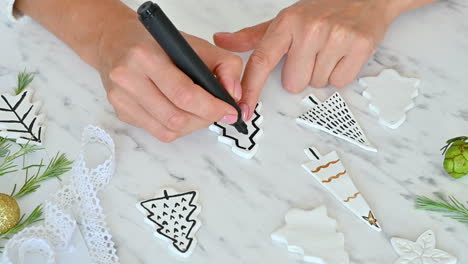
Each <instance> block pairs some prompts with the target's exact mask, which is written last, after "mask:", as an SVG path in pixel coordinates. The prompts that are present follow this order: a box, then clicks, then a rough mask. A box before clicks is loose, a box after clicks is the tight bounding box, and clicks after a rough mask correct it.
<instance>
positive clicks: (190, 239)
mask: <svg viewBox="0 0 468 264" xmlns="http://www.w3.org/2000/svg"><path fill="white" fill-rule="evenodd" d="M197 199H198V192H196V191H191V192H186V193H178V192H176V191H175V190H173V189H164V190H163V191H162V194H161V195H160V196H158V198H155V199H150V200H146V201H143V202H140V203H138V204H137V208H138V209H139V210H140V211H141V212H142V213H144V214H145V215H147V217H146V219H145V221H146V222H147V223H148V224H150V225H151V226H153V227H155V228H156V232H155V233H154V235H155V236H156V237H157V238H159V239H162V240H164V241H167V242H168V243H170V244H169V248H170V250H171V251H172V252H173V253H176V254H177V255H179V256H182V257H188V256H190V255H191V254H192V252H193V249H194V248H195V246H196V244H197V240H196V238H195V233H196V232H197V230H198V229H199V228H200V226H201V222H200V220H198V219H197V216H198V214H199V213H200V210H201V209H200V206H199V205H197V204H196V201H197Z"/></svg>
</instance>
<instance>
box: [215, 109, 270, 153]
mask: <svg viewBox="0 0 468 264" xmlns="http://www.w3.org/2000/svg"><path fill="white" fill-rule="evenodd" d="M261 109H262V103H261V102H259V103H258V104H257V106H256V108H255V111H254V113H253V116H252V118H251V119H250V120H248V121H246V122H245V123H246V124H247V129H248V131H249V133H248V134H247V135H244V134H242V133H239V132H238V131H237V130H236V129H235V128H234V127H233V126H231V125H226V124H222V123H217V122H216V123H214V124H213V125H211V126H210V127H209V129H210V130H211V131H213V132H216V133H217V134H218V141H219V142H222V143H224V144H226V145H229V146H231V150H232V152H234V153H236V154H237V155H239V156H241V157H243V158H246V159H251V158H252V157H253V156H254V155H255V154H256V153H257V150H258V144H257V142H258V140H259V139H260V138H261V136H262V135H263V130H262V129H261V128H260V125H261V123H262V122H263V116H262V115H261V114H260V111H261Z"/></svg>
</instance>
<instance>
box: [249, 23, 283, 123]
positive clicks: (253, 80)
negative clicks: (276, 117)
mask: <svg viewBox="0 0 468 264" xmlns="http://www.w3.org/2000/svg"><path fill="white" fill-rule="evenodd" d="M291 40H292V37H291V34H290V33H289V32H288V31H287V30H282V29H280V28H279V27H277V26H276V24H275V23H272V24H271V25H270V27H269V28H268V30H267V31H266V33H265V36H264V37H263V39H262V40H260V42H259V44H258V46H257V48H256V49H255V50H254V52H253V53H252V55H251V56H250V58H249V61H248V62H247V66H246V68H245V73H244V76H243V78H242V89H243V91H242V99H241V104H242V103H244V104H247V106H248V108H249V110H248V114H247V116H246V119H247V120H248V119H250V118H251V117H252V113H253V111H254V110H255V105H256V104H257V102H258V98H259V97H260V93H261V91H262V89H263V86H264V85H265V82H266V80H267V79H268V76H269V75H270V73H271V72H272V71H273V69H274V68H275V67H276V65H277V64H278V63H279V61H280V60H281V58H282V57H283V56H284V55H285V54H286V53H287V52H288V50H289V46H290V44H291ZM243 114H244V115H245V113H243Z"/></svg>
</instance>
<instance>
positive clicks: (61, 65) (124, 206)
mask: <svg viewBox="0 0 468 264" xmlns="http://www.w3.org/2000/svg"><path fill="white" fill-rule="evenodd" d="M133 2H134V4H132V6H133V7H136V6H137V5H138V1H136V0H134V1H133ZM292 2H293V1H292V0H281V1H266V0H257V1H246V0H242V1H227V0H220V1H209V0H200V1H189V0H179V1H169V0H163V1H160V5H161V6H162V7H163V8H164V9H165V11H166V12H167V13H168V15H169V16H170V17H172V18H173V19H174V22H175V24H176V25H177V26H178V27H180V29H182V30H183V31H185V32H188V33H192V34H195V35H198V36H200V37H203V38H205V39H208V40H210V39H211V35H212V34H213V33H214V32H216V31H234V30H238V29H240V28H242V27H245V26H250V25H253V24H255V23H259V22H262V21H264V20H266V19H270V18H271V17H273V16H274V15H275V14H276V13H277V12H278V11H279V10H281V8H283V7H285V6H287V5H289V4H291V3H292ZM467 17H468V4H467V3H466V1H464V0H457V1H440V2H438V3H436V4H434V5H431V6H428V7H424V8H421V9H419V10H416V11H414V12H411V13H408V14H405V15H403V16H401V17H400V18H398V19H397V21H395V23H394V24H393V25H392V26H391V28H390V30H389V31H388V34H387V35H386V38H385V40H384V41H383V43H382V45H381V46H380V47H379V48H378V50H377V52H376V54H375V55H374V56H373V57H372V58H371V59H370V60H369V62H368V63H367V65H366V66H365V67H364V69H363V70H362V72H361V73H360V75H361V76H364V75H375V74H377V73H378V72H379V71H380V70H382V69H384V68H388V67H393V68H395V69H396V70H398V71H400V72H401V73H402V74H404V75H405V76H415V77H418V78H419V79H421V81H422V83H421V86H420V96H418V97H417V98H416V99H415V101H416V107H415V108H414V109H413V110H411V111H410V112H408V113H407V114H408V115H407V121H406V122H405V123H404V124H403V125H402V126H401V127H400V128H399V129H397V130H392V129H388V128H385V127H383V126H381V125H380V124H379V123H378V121H377V118H376V117H375V116H373V115H372V114H371V113H370V111H369V110H368V101H367V100H366V99H365V98H363V97H362V96H361V95H360V92H361V91H362V90H363V87H360V86H359V85H358V84H357V82H355V83H353V84H351V85H349V86H348V87H346V88H344V89H341V90H339V91H340V93H341V95H342V96H343V98H344V99H345V100H346V101H347V103H348V105H349V106H350V108H351V109H352V111H353V113H354V115H355V116H356V118H357V119H358V120H359V123H360V125H361V126H362V128H363V130H364V131H365V132H366V134H367V137H368V138H369V140H370V141H372V142H373V143H374V144H375V145H376V146H377V148H378V149H379V152H378V153H376V154H375V153H370V152H367V151H365V150H362V149H360V148H357V147H355V146H352V145H350V144H349V143H347V142H345V141H343V140H340V139H336V138H333V137H332V136H330V135H328V134H325V133H322V132H319V131H315V130H311V129H307V128H303V127H299V126H297V125H296V124H295V122H294V118H295V117H296V116H298V115H299V114H300V113H302V112H303V110H304V109H303V108H302V106H301V104H300V100H301V98H302V97H303V96H304V95H306V94H308V93H310V92H311V91H316V94H317V96H318V97H319V98H321V99H322V100H323V99H325V98H327V97H328V96H330V95H331V94H332V93H333V92H334V91H336V89H335V88H326V89H320V90H312V88H308V89H307V90H306V91H304V92H303V93H302V94H298V95H293V94H289V93H288V92H286V91H284V90H283V89H282V88H281V80H280V78H281V74H280V68H277V69H276V70H275V71H274V72H273V73H272V75H271V76H270V78H269V80H268V82H267V84H266V88H265V90H264V92H263V94H262V96H261V101H262V102H263V113H264V117H265V121H264V122H263V130H264V136H263V138H262V140H261V144H260V145H259V150H258V153H257V155H256V156H255V157H254V159H252V160H244V159H242V158H240V157H238V156H236V155H234V154H233V153H232V152H231V151H230V149H229V147H227V146H225V145H223V144H220V143H218V142H217V139H216V135H215V134H213V133H212V132H211V131H208V129H206V130H204V131H199V132H196V133H194V134H192V135H190V136H187V137H185V138H183V139H180V140H178V141H176V142H174V143H172V144H164V143H160V142H158V141H157V140H155V139H154V138H152V137H151V136H150V135H149V134H148V133H146V132H145V131H143V130H141V129H137V128H134V127H131V126H129V125H126V124H124V123H121V122H120V121H118V119H117V118H116V116H115V114H114V112H113V110H112V107H111V106H110V105H109V104H108V102H107V100H106V95H105V91H104V89H103V87H102V84H101V81H100V79H99V75H98V74H97V73H96V72H95V71H94V70H93V69H92V68H91V67H89V66H87V65H86V64H85V63H83V62H82V61H81V60H80V59H79V57H78V56H76V55H75V54H74V53H73V52H72V51H71V50H70V49H69V48H68V47H66V46H65V45H64V44H63V43H62V42H61V41H60V40H58V39H57V38H56V37H54V36H53V35H51V34H50V33H48V32H47V31H46V30H45V29H43V28H42V27H41V26H40V25H38V24H36V23H33V22H32V23H26V24H24V25H20V26H11V25H5V24H0V85H1V90H0V91H1V92H5V91H6V90H8V89H10V88H11V87H12V86H14V78H15V75H16V73H17V72H18V71H21V70H23V69H24V68H25V67H27V68H28V69H29V70H32V71H36V72H37V73H38V74H37V78H36V80H35V81H34V84H33V85H34V88H35V89H36V93H35V97H36V98H41V100H42V101H43V103H44V104H43V107H42V109H44V110H45V111H46V112H47V129H46V133H45V139H44V140H45V146H46V148H47V151H48V152H49V153H54V152H55V151H57V150H63V151H65V152H67V153H69V154H70V155H71V156H72V157H73V156H75V155H76V154H77V153H78V150H79V146H80V144H79V143H80V142H79V141H80V135H81V130H82V128H83V127H84V126H86V125H87V124H90V123H91V124H97V125H99V126H102V127H103V128H105V129H106V130H107V131H108V132H109V133H110V134H111V135H112V136H113V138H114V140H115V142H116V155H117V170H116V174H115V176H114V178H113V180H112V182H111V183H110V184H109V186H108V187H107V188H106V189H105V190H104V191H103V192H102V193H101V197H102V205H103V207H104V211H105V212H106V214H107V221H108V224H109V226H110V228H111V231H112V233H113V235H114V241H115V242H116V243H117V247H118V253H119V256H120V259H121V263H125V264H127V263H178V262H179V261H178V260H177V259H175V258H173V257H171V256H170V255H169V254H168V252H167V250H166V247H165V246H164V245H162V244H161V243H159V242H158V241H157V240H156V239H155V238H154V237H153V235H152V231H150V230H149V229H148V228H147V225H146V224H145V223H144V222H143V220H144V219H143V217H142V216H141V214H140V213H139V212H138V211H137V210H136V209H135V203H136V202H138V201H140V200H143V199H147V198H150V197H153V195H154V194H155V193H156V192H157V190H158V189H160V188H161V187H165V186H173V187H175V188H177V189H178V190H190V189H196V190H198V191H199V192H200V198H199V203H200V204H201V206H202V207H203V210H202V213H201V214H200V218H201V221H202V222H203V226H202V228H201V229H200V231H199V232H198V233H197V240H198V243H199V244H198V246H197V248H196V249H195V251H194V253H193V255H192V256H191V258H190V263H193V264H202V263H203V264H205V263H223V264H230V263H233V264H234V263H235V264H239V263H300V261H299V260H298V258H295V257H294V256H291V255H289V254H288V252H287V250H285V249H283V248H280V247H277V246H275V245H274V244H273V243H272V242H271V240H270V233H271V232H272V231H274V230H276V229H277V228H278V227H280V226H282V225H283V217H284V214H285V213H286V212H287V211H288V209H289V208H290V207H298V208H304V209H310V208H314V207H317V206H319V205H321V204H325V205H326V206H327V208H328V212H329V215H330V216H331V217H333V218H335V219H337V221H338V229H339V231H340V232H342V233H344V235H345V246H346V250H347V251H348V252H349V253H350V256H351V261H352V263H353V264H381V263H383V264H387V263H392V262H393V260H394V259H396V258H397V255H396V254H395V253H394V252H393V249H392V247H391V245H390V241H389V238H390V237H394V236H398V237H404V238H408V239H409V240H414V239H416V238H417V237H418V235H419V234H421V233H422V232H424V231H425V230H427V229H432V230H434V232H435V233H436V236H437V244H438V245H437V247H438V248H440V249H443V250H445V251H447V252H449V253H451V254H453V255H455V256H457V257H458V258H459V263H460V264H465V263H468V250H467V248H468V228H467V227H466V226H464V225H462V224H460V223H458V222H455V221H453V220H451V219H447V218H444V217H442V216H441V215H439V214H435V213H430V212H425V211H417V210H415V209H414V198H415V195H418V194H422V195H428V196H431V195H432V193H433V192H442V193H445V194H450V195H454V196H456V197H458V198H459V199H460V200H468V196H467V193H466V189H467V186H468V177H466V178H464V179H460V180H454V179H452V178H451V177H450V176H448V175H447V174H445V173H444V171H443V168H442V167H441V166H442V159H443V157H442V156H441V153H440V152H439V149H440V148H441V147H442V146H443V145H444V142H445V140H447V139H448V138H451V137H455V136H459V135H467V134H468V19H467ZM247 55H248V54H241V56H242V57H243V58H244V59H247ZM310 145H313V146H316V147H317V148H318V149H319V150H320V151H321V152H323V153H328V152H329V151H331V150H336V151H337V153H338V154H339V155H340V157H341V158H342V162H343V163H344V164H345V166H346V168H347V170H348V171H349V173H350V175H351V177H352V178H353V181H354V183H355V185H356V186H357V187H358V189H359V190H360V191H361V192H362V193H363V194H364V195H365V197H366V199H367V200H368V202H369V204H370V206H371V208H372V209H373V211H374V213H375V214H376V216H378V218H379V222H380V224H381V226H382V229H383V232H382V233H377V232H375V231H372V230H371V229H370V228H368V227H367V226H366V225H365V224H362V223H361V222H360V221H358V220H356V219H355V218H354V216H353V215H351V214H350V213H349V212H348V210H346V209H344V208H343V207H342V206H341V205H339V204H338V203H337V202H336V201H335V200H334V198H333V197H332V196H331V195H330V194H328V193H327V192H325V191H324V190H323V189H321V188H320V186H319V185H318V184H316V182H315V180H314V179H313V178H311V176H309V175H308V174H307V173H306V172H305V171H304V170H303V169H302V168H301V166H300V165H301V164H302V163H303V162H304V161H305V160H306V157H305V156H304V154H303V149H304V147H307V146H310ZM0 180H1V179H0ZM0 191H1V190H0Z"/></svg>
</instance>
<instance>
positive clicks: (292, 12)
mask: <svg viewBox="0 0 468 264" xmlns="http://www.w3.org/2000/svg"><path fill="white" fill-rule="evenodd" d="M392 2H398V1H386V0H354V1H349V0H302V1H299V2H297V3H296V4H294V5H292V6H290V7H288V8H286V9H284V10H282V11H281V12H280V13H279V14H278V15H277V16H276V17H275V18H274V19H272V20H270V21H267V22H264V23H262V24H259V25H256V26H253V27H250V28H245V29H243V30H241V31H238V32H236V33H217V34H215V35H214V41H215V43H216V45H218V46H220V47H222V48H225V49H228V50H231V51H236V52H244V51H248V50H252V49H255V50H254V52H253V53H252V55H251V57H250V59H249V61H248V63H247V66H246V70H245V74H244V77H243V80H242V87H243V97H242V99H241V102H242V103H241V105H240V106H241V108H242V110H243V115H244V116H246V118H245V119H250V117H251V116H252V113H253V110H254V108H255V105H256V103H257V100H258V97H259V95H260V92H261V90H262V88H263V85H264V83H265V81H266V79H267V78H268V75H269V74H270V72H271V71H272V70H273V69H274V67H275V66H276V65H277V64H278V62H279V61H280V60H281V58H282V57H283V56H284V55H287V58H286V61H285V64H284V68H283V71H282V83H283V86H284V88H285V89H286V90H288V91H291V92H301V91H302V90H304V88H305V87H306V86H307V85H308V84H309V83H310V84H311V85H312V86H313V87H317V88H318V87H324V86H326V85H327V84H328V83H331V84H332V85H334V86H336V87H343V86H345V85H347V84H349V83H351V82H352V81H353V79H354V78H355V77H356V75H357V74H358V73H359V71H360V69H361V67H362V66H363V65H364V64H365V63H366V61H367V59H368V58H369V56H371V55H372V53H373V52H374V50H375V48H376V46H377V44H378V43H379V42H380V41H381V40H382V39H383V36H384V34H385V31H386V30H387V27H388V26H389V25H390V23H391V21H392V20H393V19H394V18H395V17H396V16H397V12H396V11H395V10H396V9H395V10H394V8H393V7H392V6H391V5H392V4H391V3H392Z"/></svg>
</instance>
